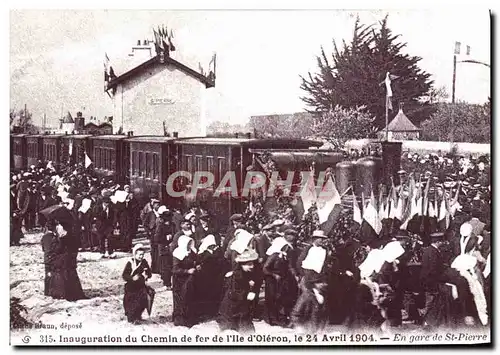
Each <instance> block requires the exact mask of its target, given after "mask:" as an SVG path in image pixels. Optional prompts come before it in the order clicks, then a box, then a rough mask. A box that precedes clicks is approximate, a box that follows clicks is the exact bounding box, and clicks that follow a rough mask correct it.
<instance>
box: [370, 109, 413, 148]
mask: <svg viewBox="0 0 500 355" xmlns="http://www.w3.org/2000/svg"><path fill="white" fill-rule="evenodd" d="M386 128H387V130H388V136H389V137H388V139H389V141H407V140H418V139H419V138H420V129H419V128H417V127H416V126H415V125H414V124H413V123H412V122H411V121H410V119H409V118H408V117H406V115H405V114H404V112H403V108H402V107H400V108H399V112H398V114H397V115H396V117H394V119H393V120H392V121H391V122H390V123H389V125H388V126H387V127H385V128H384V129H383V130H381V131H380V132H378V136H379V139H381V140H384V139H385V134H386Z"/></svg>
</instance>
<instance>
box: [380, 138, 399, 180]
mask: <svg viewBox="0 0 500 355" xmlns="http://www.w3.org/2000/svg"><path fill="white" fill-rule="evenodd" d="M381 144H382V164H383V174H384V175H383V176H384V179H385V181H383V182H384V184H385V185H386V186H391V177H392V178H393V179H394V184H396V185H398V184H399V175H398V171H399V170H401V152H402V147H403V143H402V142H382V143H381Z"/></svg>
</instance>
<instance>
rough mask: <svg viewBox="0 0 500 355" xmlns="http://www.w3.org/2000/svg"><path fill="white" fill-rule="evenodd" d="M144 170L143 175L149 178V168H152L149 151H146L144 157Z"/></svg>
mask: <svg viewBox="0 0 500 355" xmlns="http://www.w3.org/2000/svg"><path fill="white" fill-rule="evenodd" d="M145 165H146V167H145V169H144V170H145V171H144V176H145V177H146V178H148V179H150V178H151V169H152V166H151V165H152V164H151V153H146V159H145Z"/></svg>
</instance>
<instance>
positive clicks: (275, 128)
mask: <svg viewBox="0 0 500 355" xmlns="http://www.w3.org/2000/svg"><path fill="white" fill-rule="evenodd" d="M313 123H314V117H313V115H312V114H310V113H307V112H297V113H293V114H283V115H263V116H252V117H251V118H250V121H249V123H248V126H249V128H250V130H251V131H254V132H256V133H257V135H258V136H259V137H276V138H305V137H309V136H311V135H312V134H313V130H312V125H313Z"/></svg>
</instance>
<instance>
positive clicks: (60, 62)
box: [10, 7, 491, 126]
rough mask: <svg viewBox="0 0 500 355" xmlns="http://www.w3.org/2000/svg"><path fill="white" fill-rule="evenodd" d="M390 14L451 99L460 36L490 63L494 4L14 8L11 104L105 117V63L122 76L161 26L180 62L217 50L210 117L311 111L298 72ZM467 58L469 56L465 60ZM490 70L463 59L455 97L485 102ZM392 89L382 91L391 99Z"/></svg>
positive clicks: (193, 62) (53, 113)
mask: <svg viewBox="0 0 500 355" xmlns="http://www.w3.org/2000/svg"><path fill="white" fill-rule="evenodd" d="M386 14H388V15H389V20H388V25H389V27H390V29H391V30H392V32H393V33H394V34H400V35H401V37H400V39H401V41H403V42H407V43H408V44H407V47H406V49H405V51H406V52H407V53H409V54H411V55H415V56H419V57H421V58H422V60H421V62H420V67H421V68H422V69H423V70H425V71H427V72H428V73H430V74H432V79H433V80H434V81H435V85H436V86H437V87H441V86H444V87H445V88H446V90H447V92H448V93H450V97H451V86H452V74H453V51H454V45H455V41H459V42H461V43H462V44H463V45H462V47H463V51H464V50H465V45H469V46H470V47H471V55H470V58H471V59H475V60H480V61H483V62H486V63H488V64H490V18H489V13H488V11H487V10H483V9H480V8H470V7H469V8H465V9H457V10H456V11H452V10H450V9H444V8H443V9H436V10H399V11H395V10H376V11H357V10H356V11H342V10H298V11H292V10H286V11H284V10H265V11H250V10H249V11H242V10H238V11H237V10H233V11H222V10H211V11H193V10H192V11H165V10H158V11H151V10H148V11H146V10H140V11H139V10H12V11H11V12H10V107H11V108H17V109H20V108H23V107H24V105H25V104H26V105H27V108H28V109H29V110H30V111H31V112H32V113H33V118H34V121H35V123H36V124H41V121H42V117H43V115H44V114H46V116H47V121H48V124H49V125H52V126H55V125H56V123H57V122H58V119H59V118H60V117H61V112H63V113H64V114H65V113H66V112H68V111H70V112H71V113H72V115H73V116H75V114H76V112H77V111H83V114H84V116H85V117H89V116H91V115H92V116H97V117H99V118H103V117H104V116H105V115H111V114H112V104H111V100H110V99H109V97H108V96H107V95H106V94H104V92H103V85H104V83H103V80H104V78H103V77H104V75H103V59H104V53H107V54H108V57H109V58H110V60H111V64H112V65H113V66H114V67H115V68H116V69H117V70H116V71H115V72H116V74H118V75H119V74H121V73H123V72H124V71H125V70H126V69H127V68H129V67H130V63H129V64H127V60H128V59H127V58H128V53H130V51H131V48H132V46H133V45H134V44H135V43H136V42H137V39H144V38H150V39H152V36H153V35H152V28H153V26H158V25H166V26H168V27H169V28H172V29H173V31H174V44H175V45H176V47H177V51H176V53H175V58H176V59H177V60H179V61H181V62H183V63H184V64H187V65H188V66H190V67H191V68H193V69H197V68H198V63H199V62H201V63H202V65H203V66H204V67H205V69H207V68H208V63H209V61H210V58H211V56H212V54H213V53H214V52H216V53H217V80H216V87H215V88H212V89H208V90H207V99H206V105H207V118H208V120H209V122H210V121H228V122H234V123H240V124H242V123H246V121H247V120H248V119H249V118H250V116H252V115H261V114H275V113H292V112H298V111H304V110H305V108H306V107H305V105H304V103H303V102H302V101H301V100H300V97H301V96H302V95H303V94H304V92H303V91H302V90H301V89H300V84H301V79H300V75H304V76H306V75H307V73H308V72H309V71H311V72H313V73H314V72H316V70H317V63H316V56H317V55H318V54H319V53H320V49H321V46H323V47H324V48H325V50H326V52H327V53H331V51H332V48H333V45H332V42H333V40H335V41H336V42H337V43H341V42H342V40H346V41H349V40H350V38H351V37H352V32H353V28H354V21H355V19H356V15H359V16H360V19H361V22H362V23H364V24H377V23H378V22H379V21H380V20H382V19H383V18H384V16H385V15H386ZM460 59H465V57H459V60H460ZM490 80H491V79H490V72H489V68H487V67H484V66H481V65H474V64H465V63H459V64H458V65H457V77H456V99H457V100H464V101H467V102H471V103H484V102H485V101H486V100H487V98H488V96H489V95H490ZM384 94H385V92H381V95H384Z"/></svg>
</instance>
